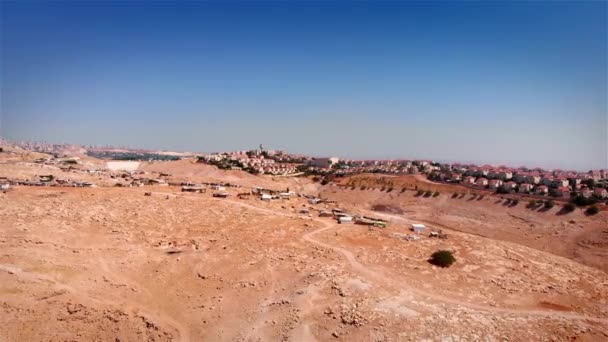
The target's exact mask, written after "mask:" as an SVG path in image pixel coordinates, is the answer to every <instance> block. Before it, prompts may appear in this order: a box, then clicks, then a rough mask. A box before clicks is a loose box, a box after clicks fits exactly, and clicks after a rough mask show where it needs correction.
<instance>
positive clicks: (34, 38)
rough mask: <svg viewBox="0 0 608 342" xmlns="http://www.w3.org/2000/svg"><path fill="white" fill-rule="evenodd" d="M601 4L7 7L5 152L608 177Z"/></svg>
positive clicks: (0, 7)
mask: <svg viewBox="0 0 608 342" xmlns="http://www.w3.org/2000/svg"><path fill="white" fill-rule="evenodd" d="M607 10H608V4H607V3H606V2H601V1H598V2H592V1H588V2H491V3H481V2H357V3H339V2H295V3H294V2H289V3H288V2H234V3H220V2H185V3H174V2H171V3H170V2H151V3H144V2H39V3H36V2H1V3H0V15H1V18H0V19H1V20H0V28H1V30H0V34H1V38H2V39H1V42H2V43H1V50H0V57H1V58H0V63H1V74H0V76H1V79H0V80H1V88H0V89H1V90H0V92H1V94H0V95H1V98H0V136H2V137H5V138H7V139H10V140H45V141H48V142H67V143H74V144H80V145H115V146H118V145H124V146H129V147H134V148H146V149H157V150H178V151H193V152H213V151H230V150H241V149H243V148H244V147H248V146H251V148H255V147H256V146H258V144H259V143H263V144H264V145H265V146H268V147H269V148H276V149H282V150H286V151H289V152H293V153H300V154H307V155H313V156H339V157H342V158H348V159H431V160H437V161H446V162H458V161H460V162H474V163H476V164H486V163H487V164H494V165H500V164H505V165H509V166H513V167H517V166H520V165H525V166H528V167H536V166H539V167H544V168H552V169H553V168H560V169H575V170H581V171H583V170H589V169H603V168H608V95H607V94H608V85H607V77H608V66H607V63H608V62H607V60H608V55H607V41H608V33H607V24H608V23H607Z"/></svg>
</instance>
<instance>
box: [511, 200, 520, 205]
mask: <svg viewBox="0 0 608 342" xmlns="http://www.w3.org/2000/svg"><path fill="white" fill-rule="evenodd" d="M511 204H512V205H514V206H515V205H518V204H519V200H518V199H514V200H512V201H511Z"/></svg>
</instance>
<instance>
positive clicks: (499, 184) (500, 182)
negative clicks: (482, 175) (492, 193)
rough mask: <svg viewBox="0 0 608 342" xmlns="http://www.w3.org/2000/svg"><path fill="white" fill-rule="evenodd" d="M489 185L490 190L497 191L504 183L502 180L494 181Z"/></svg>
mask: <svg viewBox="0 0 608 342" xmlns="http://www.w3.org/2000/svg"><path fill="white" fill-rule="evenodd" d="M489 184H490V189H492V190H496V189H498V187H499V186H501V185H502V181H501V180H500V179H492V180H491V181H490V183H489Z"/></svg>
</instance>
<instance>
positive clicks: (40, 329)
mask: <svg viewBox="0 0 608 342" xmlns="http://www.w3.org/2000/svg"><path fill="white" fill-rule="evenodd" d="M36 157H37V156H36ZM11 158H13V159H11V160H10V161H9V162H6V163H4V164H1V165H0V175H7V176H15V175H18V176H19V177H34V176H37V175H42V174H54V175H55V176H57V177H63V178H67V177H68V176H70V175H73V176H74V177H83V180H89V181H95V183H97V184H99V185H101V187H98V188H62V187H57V188H54V187H14V188H13V189H11V190H9V191H7V192H6V193H0V223H1V224H0V250H1V251H2V252H1V253H0V341H108V340H112V341H141V340H148V341H268V340H273V341H274V340H286V341H325V340H341V341H370V340H372V341H401V340H416V341H418V340H427V341H459V340H466V341H469V340H475V341H476V340H487V341H507V340H509V341H549V340H552V341H561V340H564V341H565V340H572V339H577V340H582V341H602V340H606V338H608V330H607V329H606V326H608V310H607V304H608V303H607V298H606V293H607V292H608V291H607V290H608V289H607V287H608V274H607V273H606V271H607V270H606V266H605V262H604V260H606V259H605V258H606V256H607V253H608V252H607V248H606V240H607V239H606V235H607V234H608V232H606V227H607V226H608V225H607V224H606V219H607V214H608V213H607V212H602V213H600V214H599V215H596V216H594V217H586V216H584V215H583V214H582V213H581V212H580V210H579V211H577V212H575V213H571V214H568V215H566V216H560V215H556V213H555V212H554V211H555V210H557V209H553V210H552V211H547V212H540V211H533V210H528V209H525V208H524V205H523V204H521V203H520V205H519V206H518V207H517V206H516V207H509V206H504V205H503V204H502V203H497V201H496V200H497V199H498V198H494V199H493V198H491V197H487V198H484V199H483V200H479V201H478V200H469V199H468V198H462V199H452V198H451V197H450V196H449V195H448V194H447V193H446V194H442V195H440V196H439V197H437V198H427V199H424V198H417V197H415V196H414V194H415V192H413V191H405V192H400V191H393V192H391V193H386V192H380V191H379V189H377V190H365V191H362V190H358V189H357V190H350V189H345V188H343V187H338V186H335V185H328V186H325V187H323V188H321V187H320V185H319V184H318V183H313V182H311V181H310V180H308V179H306V178H281V177H279V178H271V177H259V176H252V175H249V174H247V173H244V172H240V171H221V170H218V169H217V168H215V167H212V166H208V165H203V164H196V163H193V162H192V161H191V160H181V161H176V162H156V163H147V162H143V163H141V164H140V165H139V168H138V170H141V171H148V172H153V173H152V174H158V173H159V172H163V173H168V174H170V176H169V177H168V178H169V179H172V180H180V179H181V180H189V181H194V182H208V181H215V180H220V181H224V182H232V183H235V184H239V185H241V186H242V188H229V189H228V191H229V192H230V193H231V196H230V197H229V198H228V199H218V198H213V197H212V196H211V191H208V192H207V193H203V194H191V193H182V192H180V191H179V190H180V189H179V188H177V187H171V186H164V187H162V186H157V187H154V186H145V187H141V188H116V187H103V185H104V184H106V183H107V184H112V182H111V181H110V180H109V179H105V178H104V176H101V175H96V176H93V175H87V174H76V173H72V172H64V171H62V170H60V169H59V168H56V167H54V166H49V165H38V164H32V163H31V159H32V158H33V156H26V155H22V156H15V155H13V156H12V157H11ZM14 158H18V159H14ZM86 163H91V164H92V165H94V167H99V165H103V163H104V162H102V161H99V160H87V161H86ZM82 167H86V166H85V165H83V166H82ZM345 181H346V182H348V181H349V180H348V179H345ZM408 182H411V185H412V186H414V187H415V185H416V184H420V183H419V182H424V180H422V179H418V178H413V180H412V178H408ZM379 185H380V184H379ZM253 186H263V187H268V188H273V189H286V188H290V189H291V190H294V191H299V192H303V193H308V194H318V193H319V192H320V193H321V195H322V196H323V197H326V198H330V199H334V200H336V201H337V202H338V203H337V204H335V205H336V206H340V207H343V208H346V209H349V210H352V211H354V212H357V213H361V214H371V215H373V216H384V217H385V218H387V219H388V220H389V221H390V224H389V227H388V228H386V229H373V230H369V229H368V228H367V227H365V226H359V225H338V224H337V223H336V221H335V220H333V219H331V218H319V217H317V216H318V211H319V210H321V209H330V208H331V207H328V206H327V205H315V206H311V205H309V204H308V203H307V202H306V201H305V199H304V198H293V199H291V200H278V201H273V202H269V203H268V202H262V201H260V200H258V199H255V198H251V199H249V200H240V199H237V197H236V196H235V195H236V194H237V193H240V192H245V191H248V190H249V188H248V187H253ZM146 192H150V193H151V196H145V195H144V193H146ZM333 206H334V205H333V204H332V207H333ZM302 207H308V208H310V209H311V214H312V215H311V216H309V215H304V214H298V213H297V212H298V209H300V208H302ZM373 209H375V210H376V211H373ZM378 210H381V211H378ZM412 222H425V223H427V224H428V225H429V226H431V227H434V228H442V229H444V231H446V232H447V233H448V234H449V238H448V239H447V240H439V239H433V238H429V237H428V236H426V235H424V236H422V238H421V240H419V241H406V240H403V239H402V238H401V236H402V235H403V234H404V233H410V232H409V231H408V228H409V225H410V224H411V223H412ZM400 234H401V235H400ZM438 249H449V250H452V251H453V252H454V253H455V256H456V259H457V262H456V263H455V264H454V265H453V266H452V267H450V268H448V269H440V268H437V267H435V266H432V265H431V264H429V263H428V262H427V259H428V258H429V256H430V255H431V254H432V253H433V252H434V251H436V250H438Z"/></svg>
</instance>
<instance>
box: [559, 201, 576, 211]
mask: <svg viewBox="0 0 608 342" xmlns="http://www.w3.org/2000/svg"><path fill="white" fill-rule="evenodd" d="M562 208H563V210H564V212H567V213H571V212H573V211H574V209H576V206H575V205H574V203H566V204H564V206H563V207H562Z"/></svg>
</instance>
